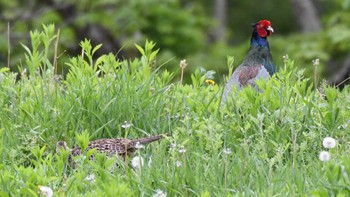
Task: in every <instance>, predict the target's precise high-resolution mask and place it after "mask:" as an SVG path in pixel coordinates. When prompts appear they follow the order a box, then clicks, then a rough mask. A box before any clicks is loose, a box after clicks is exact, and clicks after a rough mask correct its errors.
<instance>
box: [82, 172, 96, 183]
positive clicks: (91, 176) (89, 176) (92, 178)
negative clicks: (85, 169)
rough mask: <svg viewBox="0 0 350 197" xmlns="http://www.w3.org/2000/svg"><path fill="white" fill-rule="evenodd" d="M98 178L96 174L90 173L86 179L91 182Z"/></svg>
mask: <svg viewBox="0 0 350 197" xmlns="http://www.w3.org/2000/svg"><path fill="white" fill-rule="evenodd" d="M95 179H96V177H95V175H94V174H89V175H87V176H86V177H85V179H84V180H85V181H90V182H94V181H95Z"/></svg>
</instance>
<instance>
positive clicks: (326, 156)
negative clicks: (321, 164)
mask: <svg viewBox="0 0 350 197" xmlns="http://www.w3.org/2000/svg"><path fill="white" fill-rule="evenodd" d="M318 158H320V160H321V161H329V160H330V159H331V154H329V152H327V151H321V152H320V155H319V156H318Z"/></svg>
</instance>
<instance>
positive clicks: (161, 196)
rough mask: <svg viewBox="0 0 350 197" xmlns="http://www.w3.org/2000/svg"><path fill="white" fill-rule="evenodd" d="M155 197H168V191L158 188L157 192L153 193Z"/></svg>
mask: <svg viewBox="0 0 350 197" xmlns="http://www.w3.org/2000/svg"><path fill="white" fill-rule="evenodd" d="M153 197H166V192H164V191H162V190H160V189H157V190H156V191H155V193H154V194H153Z"/></svg>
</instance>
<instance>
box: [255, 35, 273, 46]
mask: <svg viewBox="0 0 350 197" xmlns="http://www.w3.org/2000/svg"><path fill="white" fill-rule="evenodd" d="M250 46H252V47H253V46H259V47H267V48H270V47H269V42H268V41H267V38H266V37H265V38H262V37H260V36H259V35H254V34H253V36H252V38H251V39H250Z"/></svg>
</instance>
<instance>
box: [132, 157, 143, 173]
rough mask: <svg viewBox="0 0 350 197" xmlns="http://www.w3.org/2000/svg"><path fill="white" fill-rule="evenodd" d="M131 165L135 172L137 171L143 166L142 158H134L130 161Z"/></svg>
mask: <svg viewBox="0 0 350 197" xmlns="http://www.w3.org/2000/svg"><path fill="white" fill-rule="evenodd" d="M131 165H132V167H133V168H134V169H135V170H136V171H138V170H139V169H140V168H141V166H143V158H142V157H139V156H135V157H134V158H132V160H131Z"/></svg>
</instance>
